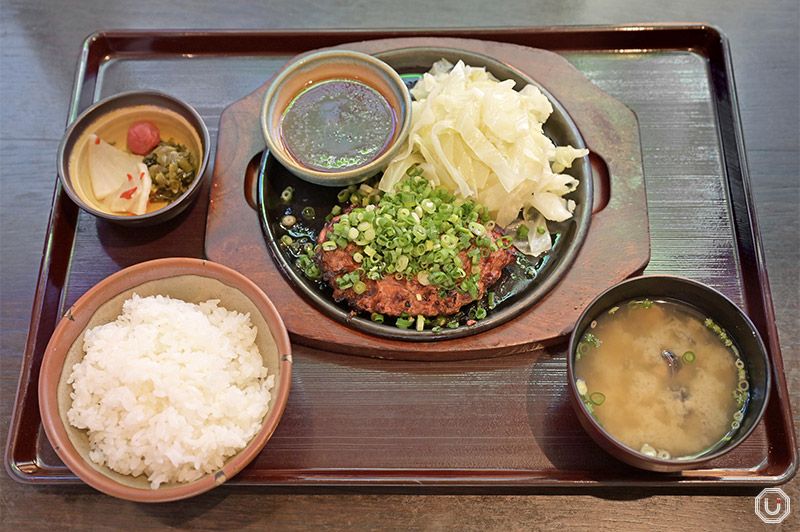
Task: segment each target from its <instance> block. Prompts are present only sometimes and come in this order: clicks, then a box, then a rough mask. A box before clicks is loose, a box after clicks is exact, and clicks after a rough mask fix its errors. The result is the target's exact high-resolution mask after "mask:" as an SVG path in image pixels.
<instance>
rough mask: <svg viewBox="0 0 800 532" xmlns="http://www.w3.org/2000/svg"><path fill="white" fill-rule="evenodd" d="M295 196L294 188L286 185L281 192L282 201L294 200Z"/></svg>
mask: <svg viewBox="0 0 800 532" xmlns="http://www.w3.org/2000/svg"><path fill="white" fill-rule="evenodd" d="M293 196H294V188H292V187H286V188H284V189H283V192H281V201H284V202H286V203H289V202H290V201H292V197H293Z"/></svg>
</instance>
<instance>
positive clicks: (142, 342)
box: [39, 258, 292, 502]
mask: <svg viewBox="0 0 800 532" xmlns="http://www.w3.org/2000/svg"><path fill="white" fill-rule="evenodd" d="M291 374H292V354H291V345H290V343H289V336H288V333H287V331H286V327H285V326H284V323H283V320H282V319H281V317H280V315H279V314H278V312H277V310H276V308H275V306H274V305H273V304H272V302H271V301H270V300H269V298H268V297H267V296H266V295H265V294H264V292H263V291H262V290H261V289H260V288H259V287H258V286H256V285H255V284H254V283H253V282H252V281H250V280H249V279H247V278H246V277H244V276H243V275H241V274H239V273H238V272H236V271H234V270H232V269H230V268H228V267H226V266H223V265H220V264H217V263H213V262H210V261H206V260H202V259H193V258H169V259H159V260H154V261H149V262H144V263H141V264H137V265H135V266H131V267H129V268H126V269H124V270H122V271H120V272H117V273H116V274H114V275H111V276H110V277H108V278H106V279H105V280H103V281H101V282H100V283H98V284H97V285H95V286H94V287H93V288H91V289H90V290H89V291H88V292H86V294H84V295H83V296H82V297H81V298H80V299H79V300H78V301H77V302H75V304H74V305H72V306H71V307H70V308H69V309H68V310H67V311H66V312H65V314H64V317H63V318H62V319H61V321H60V322H59V323H58V326H57V327H56V329H55V331H54V333H53V336H52V338H51V339H50V342H49V344H48V346H47V350H46V352H45V355H44V358H43V361H42V367H41V374H40V378H39V405H40V406H39V408H40V411H41V416H42V425H43V427H44V430H45V433H46V434H47V437H48V438H49V440H50V443H51V444H52V446H53V448H54V449H55V451H56V453H57V454H58V456H59V458H61V460H62V461H63V462H64V464H65V465H66V466H67V467H69V468H70V470H71V471H72V472H73V473H75V474H76V475H77V476H78V477H80V478H81V479H82V480H83V481H84V482H86V483H87V484H89V485H91V486H93V487H94V488H96V489H98V490H100V491H102V492H104V493H107V494H109V495H112V496H115V497H119V498H122V499H127V500H132V501H140V502H165V501H173V500H179V499H185V498H187V497H192V496H194V495H198V494H200V493H203V492H205V491H208V490H210V489H212V488H214V487H215V486H218V485H220V484H222V483H224V482H225V481H227V480H228V479H230V478H231V477H233V476H234V475H236V473H238V472H239V471H240V470H241V469H243V468H244V467H245V466H247V464H248V463H249V462H250V461H251V460H253V458H255V457H256V456H257V455H258V454H259V452H260V451H261V449H262V448H263V447H264V445H265V444H266V443H267V440H269V438H270V437H271V436H272V433H273V432H274V431H275V429H276V427H277V425H278V422H279V420H280V418H281V415H282V414H283V410H284V408H285V406H286V401H287V399H288V395H289V387H290V383H291Z"/></svg>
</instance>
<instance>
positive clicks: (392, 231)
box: [322, 166, 512, 323]
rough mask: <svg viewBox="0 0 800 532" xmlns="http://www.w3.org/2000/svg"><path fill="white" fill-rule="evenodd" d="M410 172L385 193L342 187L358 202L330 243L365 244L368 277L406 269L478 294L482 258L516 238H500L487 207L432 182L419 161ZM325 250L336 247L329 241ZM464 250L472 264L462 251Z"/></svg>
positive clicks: (423, 279)
mask: <svg viewBox="0 0 800 532" xmlns="http://www.w3.org/2000/svg"><path fill="white" fill-rule="evenodd" d="M407 174H408V175H409V178H407V179H404V180H403V181H401V182H400V183H398V184H397V185H395V188H394V190H393V191H392V192H390V193H385V194H383V195H382V196H381V195H380V191H379V190H377V189H373V188H372V187H370V186H364V185H362V186H361V187H359V188H355V187H353V186H351V187H348V188H347V189H343V190H342V191H341V192H340V193H339V196H338V198H339V199H340V200H346V199H348V198H349V200H350V201H351V202H352V203H354V204H355V207H354V208H352V209H351V210H350V211H349V212H347V213H346V214H342V215H341V216H340V217H339V219H338V220H337V221H336V222H335V223H334V224H333V228H332V230H331V231H330V232H329V233H328V242H333V243H335V245H336V246H337V247H339V248H345V247H347V245H348V244H349V243H350V242H352V243H354V244H355V245H356V246H360V247H361V250H360V253H361V254H362V255H363V260H362V261H361V265H362V268H363V270H364V272H366V273H365V276H366V277H367V278H368V279H374V280H379V279H383V278H384V277H386V276H387V275H394V276H395V277H397V274H402V276H403V277H405V278H407V279H416V280H417V281H418V282H419V283H420V284H422V285H423V286H428V285H433V286H435V287H436V288H439V289H440V290H443V291H444V293H445V294H446V293H447V292H449V291H451V290H456V291H458V292H460V293H462V294H469V296H470V297H471V298H472V299H475V300H477V299H479V296H480V295H481V293H480V290H479V288H478V287H479V282H480V269H479V268H476V266H479V265H480V259H481V257H486V256H488V255H489V254H490V253H492V252H494V251H497V250H498V249H499V248H501V247H510V246H511V244H512V239H511V238H510V237H503V238H499V239H498V241H497V242H495V240H494V237H493V233H492V232H491V231H490V230H489V229H487V224H489V222H490V220H489V219H488V213H487V210H486V209H485V208H484V207H483V206H481V205H478V204H476V203H474V202H473V201H469V200H463V199H461V198H457V197H456V196H455V195H454V194H453V193H451V192H449V191H447V190H445V189H443V188H434V187H432V186H431V185H430V183H429V182H428V180H427V179H425V178H424V177H422V176H421V174H422V170H421V169H420V168H419V167H417V166H412V167H411V168H409V169H408V171H407ZM364 194H366V195H364ZM374 200H377V203H374V202H373V201H374ZM322 249H323V251H333V249H335V248H334V247H333V244H328V245H326V246H324V247H323V248H322ZM465 251H466V252H467V257H468V258H469V261H468V262H467V264H465V263H464V261H463V260H462V258H461V257H460V256H459V254H460V253H462V252H465ZM403 277H399V279H402V278H403ZM337 282H339V281H337ZM343 285H348V286H347V287H348V288H349V284H348V281H342V282H340V288H342V287H343ZM342 289H345V288H342ZM401 323H402V322H401Z"/></svg>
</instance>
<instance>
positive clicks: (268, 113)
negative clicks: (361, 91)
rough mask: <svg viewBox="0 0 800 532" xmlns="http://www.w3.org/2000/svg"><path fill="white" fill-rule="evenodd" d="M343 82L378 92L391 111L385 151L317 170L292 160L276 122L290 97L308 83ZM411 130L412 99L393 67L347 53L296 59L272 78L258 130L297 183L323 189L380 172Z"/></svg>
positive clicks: (350, 183) (274, 155)
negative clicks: (358, 161)
mask: <svg viewBox="0 0 800 532" xmlns="http://www.w3.org/2000/svg"><path fill="white" fill-rule="evenodd" d="M331 79H345V80H354V81H358V82H361V83H363V84H365V85H367V86H369V87H372V88H373V89H375V90H377V91H378V92H379V93H380V94H381V96H383V97H384V98H385V99H386V101H387V102H388V104H389V106H390V107H391V109H392V111H393V113H394V119H395V127H394V133H393V136H392V138H391V140H390V141H389V143H388V145H387V146H386V148H384V150H383V151H382V152H381V153H380V154H379V155H378V156H377V157H376V158H374V159H372V160H371V161H369V162H368V163H366V164H365V165H363V166H358V167H354V168H349V169H343V170H338V171H337V170H331V171H322V170H316V169H313V168H310V167H308V166H306V165H303V164H302V163H300V162H299V161H297V160H296V159H295V158H294V157H293V156H292V155H291V153H290V152H289V150H288V149H287V148H286V146H285V144H284V142H283V140H282V138H281V130H280V127H281V119H282V117H283V114H284V111H286V109H287V107H289V105H290V104H291V103H292V101H293V100H294V98H295V97H296V96H297V95H298V94H300V93H301V92H303V91H304V90H305V89H307V88H309V87H312V86H313V85H315V84H317V83H319V82H323V81H327V80H331ZM410 128H411V96H410V94H409V92H408V89H407V88H406V85H405V83H404V82H403V79H402V78H401V77H400V74H398V73H397V72H396V71H395V70H394V69H393V68H392V67H390V66H389V65H387V64H386V63H384V62H383V61H381V60H380V59H377V58H375V57H373V56H371V55H368V54H364V53H361V52H355V51H350V50H327V51H321V52H315V53H311V54H308V55H303V56H299V57H298V58H297V59H294V60H293V61H291V62H290V63H288V64H287V65H286V66H284V67H283V69H282V70H281V71H280V72H279V73H278V74H277V75H276V76H275V78H274V79H273V81H272V83H270V85H269V87H268V88H267V92H266V94H265V95H264V102H263V105H262V109H261V129H262V132H263V134H264V140H265V141H266V143H267V148H268V149H269V152H270V154H271V155H272V156H273V157H275V158H276V159H277V160H278V161H279V162H280V163H281V164H282V165H283V166H284V167H285V168H286V169H287V170H289V171H290V172H291V173H292V174H294V175H296V176H297V177H299V178H300V179H303V180H305V181H309V182H311V183H315V184H317V185H323V186H331V187H338V186H347V185H352V184H355V183H360V182H362V181H365V180H367V179H369V178H370V177H372V176H373V175H375V174H377V173H378V172H381V171H383V170H384V169H385V168H386V166H388V164H389V162H390V161H391V160H392V159H393V158H394V156H395V155H396V154H397V152H398V151H399V150H400V148H402V146H403V142H404V141H405V140H406V138H407V137H408V132H409V129H410Z"/></svg>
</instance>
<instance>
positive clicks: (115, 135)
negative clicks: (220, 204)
mask: <svg viewBox="0 0 800 532" xmlns="http://www.w3.org/2000/svg"><path fill="white" fill-rule="evenodd" d="M140 121H148V122H150V123H152V124H154V125H155V126H156V127H157V128H158V130H159V136H160V139H161V140H163V141H169V140H170V139H172V140H174V141H175V142H177V143H178V144H181V145H183V146H185V147H186V148H188V149H189V150H190V151H191V152H192V153H193V156H194V160H195V161H196V163H197V166H198V167H197V171H196V173H195V175H194V179H193V181H192V183H191V184H190V185H189V186H188V188H187V190H185V191H184V192H183V193H182V194H181V195H180V196H178V197H177V198H175V199H174V200H173V201H171V202H169V203H166V202H153V203H151V204H150V205H149V206H148V209H147V211H146V212H144V213H143V214H126V213H121V212H114V211H112V210H111V209H110V208H109V207H108V206H107V205H106V204H105V203H104V202H102V201H100V200H98V198H97V197H96V196H95V194H94V192H93V187H92V182H91V177H90V173H89V162H88V161H89V155H88V152H89V148H88V144H89V136H90V135H92V134H94V135H97V136H98V137H100V138H101V139H102V140H103V141H105V142H108V143H113V145H114V147H116V148H119V149H120V150H122V151H127V144H126V142H127V140H126V139H127V132H128V128H129V127H130V126H131V125H133V124H135V123H136V122H140ZM210 143H211V141H210V136H209V134H208V128H207V127H206V125H205V123H204V122H203V119H202V118H201V117H200V115H199V114H198V113H197V111H195V110H194V108H192V107H191V106H190V105H189V104H188V103H186V102H184V101H182V100H180V99H178V98H175V97H174V96H170V95H168V94H164V93H162V92H157V91H130V92H123V93H119V94H115V95H113V96H109V97H108V98H105V99H103V100H100V101H99V102H97V103H95V104H94V105H92V106H91V107H89V108H88V109H87V110H86V111H84V112H83V113H82V114H81V115H80V116H78V118H77V119H76V120H75V121H74V122H73V123H72V124H71V125H70V127H69V128H68V129H67V131H66V133H65V134H64V137H63V139H62V140H61V144H60V145H59V148H58V177H59V179H60V181H61V185H62V187H64V190H65V191H66V192H67V195H69V197H70V198H71V199H72V201H74V202H75V203H76V204H77V205H78V206H79V207H80V208H81V209H83V210H85V211H86V212H88V213H90V214H92V215H94V216H96V217H98V218H101V219H103V220H107V221H109V222H113V223H116V224H119V225H126V226H148V225H154V224H157V223H161V222H165V221H167V220H169V219H171V218H173V217H175V216H177V215H178V214H179V213H181V212H182V211H183V210H185V209H186V208H187V207H188V206H189V205H191V203H192V201H193V200H194V199H195V198H196V197H197V193H198V192H199V191H200V184H201V182H202V179H203V175H204V173H205V171H206V167H207V166H208V160H209V152H210Z"/></svg>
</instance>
